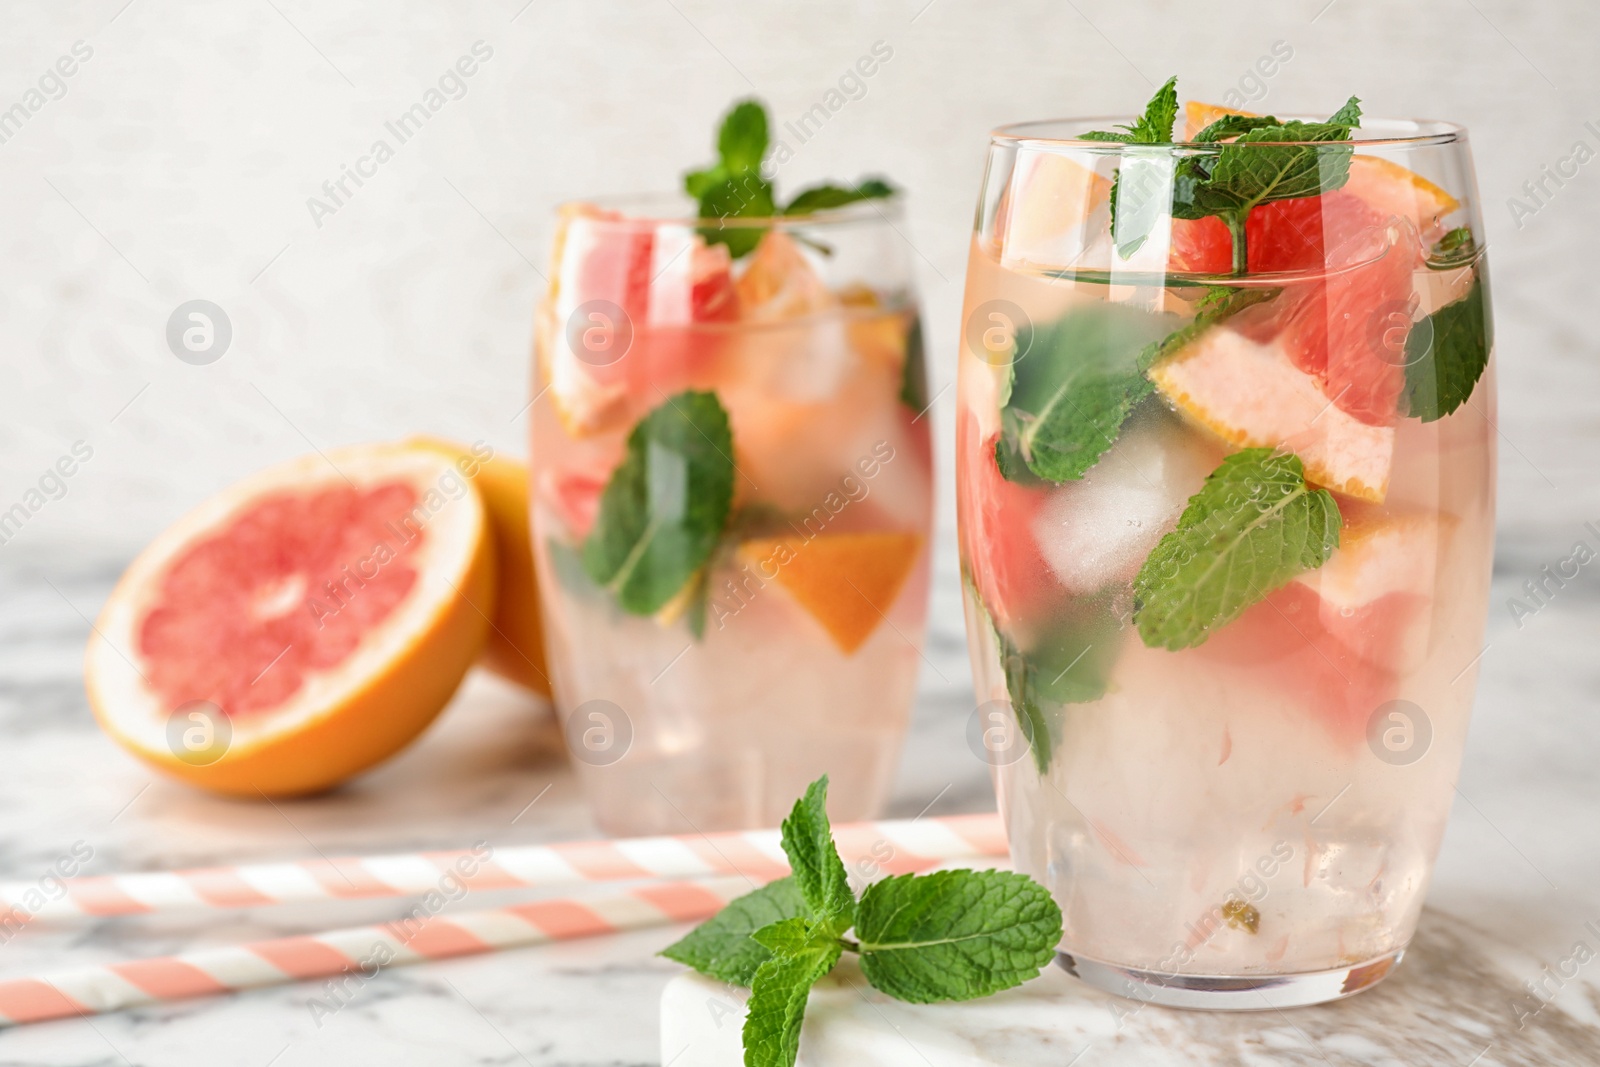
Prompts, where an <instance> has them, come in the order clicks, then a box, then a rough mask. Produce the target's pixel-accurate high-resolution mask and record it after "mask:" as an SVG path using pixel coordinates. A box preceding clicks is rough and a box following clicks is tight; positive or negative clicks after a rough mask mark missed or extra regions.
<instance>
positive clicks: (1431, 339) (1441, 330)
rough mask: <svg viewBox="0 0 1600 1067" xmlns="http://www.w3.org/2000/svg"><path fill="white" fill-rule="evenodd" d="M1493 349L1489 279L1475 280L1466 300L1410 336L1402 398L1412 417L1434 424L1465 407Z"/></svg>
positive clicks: (1437, 314) (1475, 277) (1430, 319)
mask: <svg viewBox="0 0 1600 1067" xmlns="http://www.w3.org/2000/svg"><path fill="white" fill-rule="evenodd" d="M1478 269H1479V270H1480V271H1481V270H1482V269H1483V268H1482V267H1481V266H1480V267H1479V268H1478ZM1493 344H1494V322H1493V319H1492V316H1491V315H1490V313H1489V302H1488V301H1487V300H1486V299H1485V298H1484V290H1483V276H1482V275H1481V274H1474V275H1473V278H1472V287H1471V288H1469V289H1468V290H1467V295H1466V296H1464V297H1462V298H1461V299H1460V300H1456V301H1453V302H1451V303H1449V304H1446V305H1445V306H1444V307H1442V308H1440V309H1439V310H1438V311H1435V312H1434V313H1433V314H1431V315H1429V316H1428V317H1427V318H1426V319H1424V320H1423V321H1422V322H1420V323H1418V324H1417V325H1416V326H1413V327H1412V328H1411V332H1410V333H1408V334H1407V335H1406V348H1405V354H1406V367H1405V370H1406V384H1405V390H1404V391H1403V393H1402V394H1401V398H1400V402H1401V404H1402V405H1404V410H1405V411H1406V413H1407V414H1409V415H1410V416H1411V417H1412V418H1416V419H1421V420H1422V421H1423V422H1434V421H1436V420H1438V419H1442V418H1444V417H1445V416H1446V415H1448V414H1450V413H1451V412H1452V411H1454V410H1456V408H1458V407H1460V406H1461V405H1462V404H1465V403H1466V402H1467V398H1468V397H1470V396H1471V395H1472V390H1473V389H1474V388H1476V387H1477V384H1478V379H1479V378H1481V377H1482V376H1483V371H1484V368H1485V367H1487V366H1488V365H1489V350H1490V348H1491V347H1492V346H1493Z"/></svg>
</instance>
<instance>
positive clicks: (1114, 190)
mask: <svg viewBox="0 0 1600 1067" xmlns="http://www.w3.org/2000/svg"><path fill="white" fill-rule="evenodd" d="M1176 116H1177V89H1176V79H1168V80H1167V82H1166V84H1165V85H1163V86H1162V87H1161V88H1160V89H1158V90H1156V94H1155V96H1153V97H1152V98H1151V99H1150V102H1149V103H1148V104H1147V105H1146V106H1145V112H1144V115H1143V117H1141V118H1140V119H1139V120H1138V121H1137V122H1135V123H1134V124H1133V125H1131V126H1121V127H1119V128H1118V130H1120V131H1121V132H1118V131H1107V130H1094V131H1091V132H1089V133H1086V134H1082V135H1080V138H1079V139H1080V140H1086V141H1107V142H1115V143H1119V144H1123V145H1126V146H1128V147H1127V148H1125V149H1124V150H1123V152H1122V158H1121V160H1120V162H1119V164H1118V167H1117V174H1116V177H1115V178H1114V179H1113V181H1112V185H1111V234H1112V240H1113V242H1114V243H1115V244H1116V247H1117V254H1118V255H1120V256H1121V257H1122V258H1123V259H1128V258H1129V257H1131V256H1132V255H1133V254H1134V253H1135V252H1137V251H1138V250H1139V248H1140V247H1141V246H1142V245H1143V244H1144V242H1145V240H1146V239H1147V238H1148V237H1149V236H1150V233H1151V232H1152V230H1153V229H1154V227H1155V225H1156V223H1157V222H1158V221H1159V220H1160V219H1161V217H1162V216H1163V215H1164V214H1167V213H1169V212H1170V214H1171V215H1172V217H1173V218H1180V219H1200V218H1205V217H1207V216H1216V217H1217V218H1220V219H1221V220H1222V221H1223V223H1224V224H1225V225H1226V226H1227V227H1228V231H1229V233H1230V234H1231V236H1232V239H1233V272H1234V273H1235V274H1243V273H1244V271H1245V265H1246V262H1247V256H1248V252H1247V247H1246V236H1245V221H1246V219H1247V218H1248V217H1249V214H1250V211H1251V210H1252V209H1253V208H1255V207H1258V206H1260V205H1261V204H1265V203H1269V202H1272V201H1275V200H1294V199H1299V198H1301V197H1307V196H1318V195H1320V194H1322V193H1326V192H1331V191H1333V190H1335V189H1338V188H1340V187H1341V186H1343V185H1344V183H1345V182H1346V181H1347V180H1348V179H1349V172H1350V157H1351V154H1352V151H1353V150H1352V149H1351V148H1350V147H1349V145H1348V144H1344V145H1340V144H1336V142H1348V141H1349V140H1350V134H1351V132H1352V131H1353V130H1354V129H1355V128H1356V127H1357V126H1359V125H1360V123H1361V102H1360V101H1359V100H1357V99H1356V98H1355V97H1353V96H1352V97H1351V98H1350V99H1349V100H1347V101H1346V102H1345V104H1344V106H1343V107H1341V108H1339V110H1338V111H1335V112H1334V113H1333V114H1332V115H1330V116H1329V117H1328V119H1327V121H1326V122H1299V121H1290V122H1281V121H1279V120H1278V119H1275V118H1273V117H1271V116H1260V117H1257V116H1248V115H1226V116H1223V117H1222V118H1220V119H1218V120H1217V121H1215V122H1213V123H1211V125H1209V126H1207V127H1206V128H1205V129H1204V130H1201V131H1200V133H1198V134H1197V135H1196V136H1195V141H1194V143H1195V144H1200V145H1208V146H1211V145H1214V146H1215V148H1214V149H1212V150H1205V151H1196V152H1194V153H1193V154H1189V155H1182V156H1179V155H1176V154H1174V153H1172V152H1170V151H1168V150H1166V149H1165V148H1163V149H1162V150H1160V151H1156V150H1149V149H1141V148H1140V146H1141V145H1162V146H1170V145H1172V144H1173V143H1174V142H1173V140H1172V130H1173V122H1174V120H1175V118H1176Z"/></svg>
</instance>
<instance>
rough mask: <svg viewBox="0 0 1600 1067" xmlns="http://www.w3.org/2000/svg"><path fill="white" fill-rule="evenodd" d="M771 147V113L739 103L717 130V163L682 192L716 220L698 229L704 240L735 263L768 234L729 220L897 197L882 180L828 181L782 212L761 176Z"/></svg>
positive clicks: (694, 173)
mask: <svg viewBox="0 0 1600 1067" xmlns="http://www.w3.org/2000/svg"><path fill="white" fill-rule="evenodd" d="M771 143H772V138H771V134H770V132H769V129H768V122H767V109H766V108H765V107H764V106H762V104H761V101H759V100H741V101H739V102H738V103H736V104H734V106H733V107H732V108H731V109H730V110H729V111H728V113H727V114H726V115H724V116H723V117H722V124H721V125H720V126H719V127H718V128H717V159H716V162H714V163H712V164H711V165H709V166H706V167H702V168H700V169H699V170H691V171H689V172H688V173H686V174H685V175H684V176H683V188H684V191H685V192H687V193H688V194H689V195H690V196H691V197H693V198H694V200H695V202H696V204H697V205H698V209H699V215H700V217H701V218H702V219H716V220H717V223H716V224H715V225H705V226H702V227H701V228H700V235H701V237H703V238H704V239H705V241H706V243H708V244H723V245H727V246H728V252H729V254H731V255H732V256H733V258H735V259H738V258H740V257H741V256H744V255H747V254H748V253H750V252H751V251H752V250H754V248H755V247H756V245H758V244H760V243H761V238H762V237H763V236H764V235H765V234H766V232H767V230H766V227H763V226H751V225H748V224H746V225H739V224H738V223H731V224H730V220H734V219H770V218H772V217H774V216H776V215H808V214H810V213H811V212H814V211H823V210H826V209H828V208H836V207H843V206H844V205H846V204H853V203H856V202H857V201H860V200H876V199H881V198H883V197H888V196H893V195H894V193H895V189H894V187H893V186H891V185H890V184H889V183H888V182H887V181H885V180H883V179H882V178H866V179H863V180H862V181H861V182H859V183H857V184H856V185H853V186H852V185H839V184H836V183H832V182H829V183H825V184H822V185H817V186H814V187H812V188H810V189H806V190H803V191H802V192H800V193H799V194H798V195H796V196H795V198H794V199H793V200H791V201H789V203H788V204H787V205H786V206H785V207H783V208H782V210H780V209H779V207H778V204H779V200H778V195H777V191H776V189H774V188H773V184H772V182H771V181H770V180H768V179H767V178H766V177H764V176H763V175H762V173H761V164H762V161H763V160H765V159H766V155H767V149H768V148H769V147H771ZM822 250H823V251H827V249H822Z"/></svg>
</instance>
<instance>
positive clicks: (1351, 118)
mask: <svg viewBox="0 0 1600 1067" xmlns="http://www.w3.org/2000/svg"><path fill="white" fill-rule="evenodd" d="M1327 124H1328V125H1329V126H1343V127H1345V128H1346V129H1350V130H1353V129H1355V128H1356V127H1357V126H1360V125H1361V101H1360V100H1359V99H1358V98H1356V97H1354V96H1352V97H1351V98H1350V99H1348V100H1346V101H1345V102H1344V106H1343V107H1341V108H1340V109H1339V110H1338V111H1335V112H1334V113H1333V114H1331V115H1329V116H1328V123H1327Z"/></svg>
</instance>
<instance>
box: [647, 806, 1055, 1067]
mask: <svg viewBox="0 0 1600 1067" xmlns="http://www.w3.org/2000/svg"><path fill="white" fill-rule="evenodd" d="M827 795H828V779H827V777H826V776H824V777H822V778H820V779H818V780H817V781H815V782H813V783H812V784H811V786H810V788H808V789H807V790H806V793H805V796H803V797H801V798H800V799H799V800H798V801H796V802H795V805H794V808H793V809H792V810H791V811H790V813H789V817H788V818H787V819H785V820H784V823H783V830H782V842H783V849H784V852H785V854H787V855H788V857H789V862H790V865H791V867H793V869H794V874H793V875H792V876H791V877H790V878H785V879H781V880H780V881H778V882H774V883H772V884H771V885H768V886H766V887H764V888H762V889H758V890H756V891H755V892H754V893H748V894H746V895H745V896H743V897H740V898H739V899H738V900H735V901H733V902H732V903H731V904H729V905H728V906H727V907H726V908H724V909H723V910H722V911H721V912H720V913H719V914H717V915H716V916H714V917H712V918H711V919H709V920H708V921H707V922H705V923H703V924H702V925H701V926H699V927H698V928H696V929H695V930H694V931H692V932H691V933H690V934H689V935H688V936H687V937H685V938H683V939H682V940H680V941H678V942H677V943H676V944H674V945H672V946H670V947H669V948H667V949H665V950H663V952H662V955H664V956H666V957H667V958H669V959H673V960H677V961H678V962H680V963H685V964H688V965H689V966H690V967H693V968H694V969H695V970H697V971H699V972H700V973H702V974H705V975H707V976H709V977H711V978H715V979H717V980H718V981H724V982H733V983H735V984H739V985H748V986H749V987H750V1000H749V1003H748V1005H747V1008H746V1015H745V1023H744V1032H743V1040H744V1062H745V1065H746V1067H793V1064H794V1062H795V1059H796V1057H797V1056H798V1054H799V1048H800V1029H801V1024H802V1022H803V1021H804V1018H805V1009H806V1000H807V997H808V996H809V994H810V991H811V987H812V986H813V985H815V984H816V983H817V982H818V981H820V980H821V979H822V978H823V977H824V976H825V975H827V974H828V972H829V971H831V970H833V967H834V965H835V964H837V963H838V962H839V959H840V958H841V957H842V956H843V954H844V953H845V952H846V951H851V952H857V953H859V954H860V957H861V970H862V974H863V975H865V977H866V979H867V981H868V982H870V983H871V984H872V985H873V986H874V987H875V988H877V989H879V990H881V991H883V992H884V993H887V994H888V995H889V996H892V997H895V998H897V999H899V1000H904V1001H909V1002H911V1003H916V1004H928V1003H933V1002H936V1001H947V1000H970V999H973V998H976V997H983V996H988V995H990V994H992V993H998V992H1000V991H1001V990H1005V989H1010V988H1012V987H1013V986H1017V985H1020V984H1022V983H1023V982H1025V981H1027V980H1028V979H1030V978H1033V977H1036V976H1037V975H1038V973H1039V971H1040V969H1041V968H1043V967H1044V966H1045V965H1046V964H1048V963H1049V962H1050V961H1051V959H1053V958H1054V956H1055V948H1056V944H1057V943H1058V942H1059V941H1060V940H1061V909H1060V907H1059V906H1057V904H1056V902H1055V901H1054V900H1053V899H1052V898H1051V896H1050V894H1049V892H1048V891H1047V890H1046V889H1045V888H1044V887H1043V886H1041V885H1039V884H1038V883H1037V882H1035V881H1033V880H1032V879H1031V878H1029V877H1028V876H1027V875H1023V874H1014V873H1011V872H1007V871H970V870H957V871H942V872H938V873H936V874H929V875H899V876H897V877H894V878H890V879H887V880H885V881H882V882H878V883H875V884H874V885H871V886H868V887H867V890H866V891H865V892H864V893H863V894H862V896H861V899H860V901H859V902H857V900H856V898H855V895H854V894H853V893H851V891H850V887H849V884H848V882H846V881H845V880H844V864H843V862H842V861H841V860H840V858H839V852H838V849H837V848H836V847H835V846H834V843H833V833H832V829H831V827H830V825H829V823H828V815H827V811H826V801H827ZM761 919H768V921H767V922H765V923H764V924H763V925H760V926H757V925H755V924H756V923H757V921H758V920H761ZM852 929H853V930H854V932H855V938H854V939H853V940H852V939H851V938H849V937H848V936H847V935H848V934H849V933H850V932H851V930H852Z"/></svg>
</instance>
